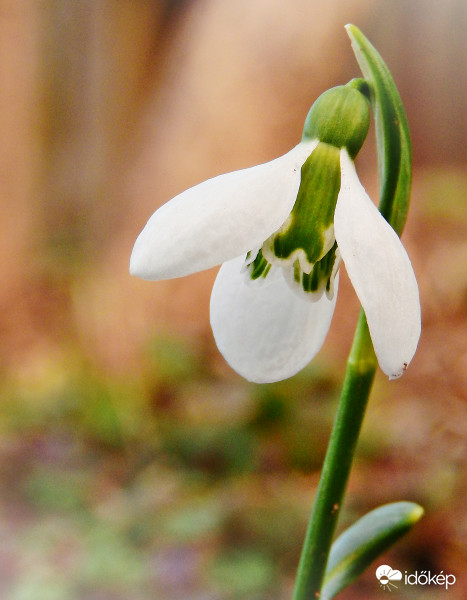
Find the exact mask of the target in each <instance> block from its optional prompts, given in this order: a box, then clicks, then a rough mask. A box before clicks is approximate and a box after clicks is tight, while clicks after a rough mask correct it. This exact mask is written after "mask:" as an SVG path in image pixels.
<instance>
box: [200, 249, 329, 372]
mask: <svg viewBox="0 0 467 600" xmlns="http://www.w3.org/2000/svg"><path fill="white" fill-rule="evenodd" d="M242 264H243V259H242V258H241V257H239V258H236V259H234V260H231V261H229V262H227V263H225V264H223V265H222V267H221V269H220V271H219V274H218V275H217V279H216V281H215V283H214V288H213V290H212V295H211V326H212V330H213V333H214V338H215V340H216V343H217V347H218V348H219V350H220V352H221V353H222V354H223V356H224V358H225V359H226V361H227V362H228V363H229V365H230V366H231V367H232V368H233V369H234V370H235V371H237V373H239V374H240V375H242V376H243V377H245V378H246V379H248V380H249V381H254V382H256V383H271V382H273V381H280V380H282V379H287V378H288V377H291V376H292V375H295V373H298V371H300V370H301V369H303V367H305V366H306V365H307V364H308V363H309V362H310V360H311V359H312V358H313V357H314V356H315V355H316V354H317V353H318V351H319V350H320V348H321V346H322V344H323V342H324V339H325V337H326V334H327V332H328V329H329V325H330V323H331V318H332V315H333V312H334V307H335V304H336V298H337V293H335V294H334V299H333V300H328V298H327V297H326V295H323V297H322V298H321V300H319V301H318V302H307V301H306V300H302V299H301V298H300V297H298V296H297V295H296V294H294V293H293V291H292V290H291V289H290V288H289V286H288V285H287V283H286V282H285V280H284V278H283V277H282V273H281V269H280V268H279V267H273V268H272V269H271V272H270V273H269V275H268V277H267V278H266V281H265V282H264V285H263V286H261V287H251V286H249V285H247V284H246V283H245V275H244V273H241V269H242ZM335 285H336V286H337V285H338V281H337V277H336V283H335ZM336 290H337V288H336Z"/></svg>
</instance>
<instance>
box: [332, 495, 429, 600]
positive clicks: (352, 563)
mask: <svg viewBox="0 0 467 600" xmlns="http://www.w3.org/2000/svg"><path fill="white" fill-rule="evenodd" d="M423 513H424V511H423V508H422V507H421V506H419V505H418V504H414V503H413V502H394V503H391V504H385V505H384V506H380V507H379V508H376V509H375V510H372V511H371V512H369V513H367V514H366V515H365V516H363V517H362V518H361V519H359V520H358V521H357V522H356V523H354V524H353V525H352V526H351V527H349V528H348V529H347V530H346V531H344V532H343V533H342V534H341V535H340V537H339V538H338V539H337V540H336V541H335V542H334V543H333V545H332V548H331V553H330V555H329V560H328V565H327V568H326V574H325V578H324V585H323V588H322V591H321V600H330V599H331V598H334V596H336V595H337V594H338V593H339V592H340V591H341V590H343V589H344V588H345V587H347V586H348V585H350V584H351V583H353V582H354V581H355V580H356V579H357V577H359V576H360V575H361V574H362V573H363V571H365V569H366V568H367V567H368V566H369V565H370V564H371V563H372V562H373V561H374V560H375V559H376V558H378V556H380V555H381V554H382V553H383V552H385V551H386V550H387V549H388V548H389V547H390V546H392V544H394V543H395V542H396V541H397V540H398V539H399V538H401V537H402V536H403V535H404V534H405V533H407V532H408V531H410V529H411V528H412V527H413V526H414V525H415V524H416V523H417V522H418V521H419V520H420V519H421V517H422V516H423Z"/></svg>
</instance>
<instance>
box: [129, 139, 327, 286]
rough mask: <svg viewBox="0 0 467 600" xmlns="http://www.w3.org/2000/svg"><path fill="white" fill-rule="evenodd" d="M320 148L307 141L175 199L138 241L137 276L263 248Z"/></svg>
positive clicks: (180, 270) (198, 266)
mask: <svg viewBox="0 0 467 600" xmlns="http://www.w3.org/2000/svg"><path fill="white" fill-rule="evenodd" d="M317 144H318V142H317V140H314V141H311V142H301V143H300V144H298V145H297V146H295V148H293V149H292V150H291V151H290V152H288V153H287V154H285V155H284V156H281V157H279V158H276V159H275V160H273V161H270V162H268V163H264V164H262V165H258V166H255V167H250V168H249V169H243V170H241V171H234V172H232V173H227V174H225V175H219V176H217V177H214V178H213V179H208V180H207V181H204V182H203V183H200V184H199V185H196V186H195V187H192V188H190V189H189V190H186V191H185V192H183V193H181V194H179V195H178V196H175V198H173V199H172V200H171V201H170V202H168V203H167V204H165V205H164V206H162V207H161V208H160V209H159V210H157V211H156V212H155V213H154V214H153V215H152V217H151V218H150V219H149V221H148V223H147V224H146V226H145V228H144V229H143V231H142V232H141V233H140V235H139V237H138V239H137V240H136V243H135V246H134V248H133V252H132V255H131V259H130V272H131V274H132V275H137V276H138V277H142V278H143V279H153V280H154V279H171V278H173V277H182V276H184V275H189V274H190V273H195V272H196V271H202V270H203V269H208V268H210V267H214V266H216V265H218V264H221V263H222V262H225V261H226V260H229V259H231V258H234V257H235V256H239V255H240V254H243V253H246V252H247V251H248V250H251V249H252V248H255V247H259V246H261V245H262V243H263V242H264V240H265V239H266V238H267V237H269V235H271V233H273V232H274V231H275V230H276V229H278V228H279V227H280V226H281V225H282V223H283V222H284V221H285V220H286V218H287V217H288V215H289V213H290V211H291V210H292V207H293V205H294V203H295V200H296V197H297V193H298V188H299V186H300V169H301V167H302V164H303V163H304V162H305V160H306V159H307V158H308V156H309V155H310V154H311V153H312V151H313V150H314V148H315V147H316V145H317Z"/></svg>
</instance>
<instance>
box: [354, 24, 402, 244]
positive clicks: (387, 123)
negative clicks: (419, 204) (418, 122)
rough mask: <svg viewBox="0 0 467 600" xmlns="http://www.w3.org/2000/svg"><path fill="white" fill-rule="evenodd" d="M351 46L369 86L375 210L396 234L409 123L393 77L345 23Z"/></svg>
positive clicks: (374, 50)
mask: <svg viewBox="0 0 467 600" xmlns="http://www.w3.org/2000/svg"><path fill="white" fill-rule="evenodd" d="M346 30H347V33H348V35H349V37H350V39H351V42H352V49H353V51H354V53H355V56H356V59H357V62H358V64H359V66H360V69H361V70H362V73H363V75H364V77H365V79H366V80H367V82H368V85H369V87H370V102H371V107H372V109H373V113H374V116H375V124H376V146H377V152H378V175H379V193H380V204H379V210H380V211H381V213H382V214H383V216H384V217H385V218H386V220H387V221H389V223H390V224H391V225H392V226H393V228H394V229H395V230H396V232H397V233H398V234H399V235H400V234H401V233H402V230H403V228H404V225H405V221H406V218H407V212H408V208H409V200H410V187H411V183H412V147H411V142H410V133H409V126H408V123H407V117H406V114H405V110H404V106H403V104H402V100H401V97H400V95H399V92H398V90H397V87H396V84H395V83H394V79H393V78H392V75H391V73H390V71H389V69H388V67H387V66H386V64H385V62H384V60H383V59H382V58H381V55H380V54H379V52H378V51H377V50H376V49H375V48H374V47H373V45H372V44H371V43H370V42H369V41H368V40H367V38H366V37H365V36H364V35H363V33H362V32H361V31H360V30H359V29H358V28H357V27H355V25H346Z"/></svg>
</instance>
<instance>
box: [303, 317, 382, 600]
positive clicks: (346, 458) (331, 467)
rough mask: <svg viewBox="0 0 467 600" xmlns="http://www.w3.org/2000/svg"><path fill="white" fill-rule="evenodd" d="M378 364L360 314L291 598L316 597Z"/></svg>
mask: <svg viewBox="0 0 467 600" xmlns="http://www.w3.org/2000/svg"><path fill="white" fill-rule="evenodd" d="M376 366H377V360H376V356H375V353H374V350H373V346H372V343H371V338H370V333H369V330H368V325H367V323H366V318H365V314H364V312H363V311H361V312H360V316H359V320H358V324H357V328H356V331H355V336H354V340H353V344H352V349H351V351H350V354H349V358H348V361H347V369H346V374H345V379H344V384H343V388H342V394H341V398H340V401H339V406H338V410H337V414H336V418H335V421H334V426H333V430H332V434H331V438H330V441H329V446H328V449H327V453H326V458H325V460H324V464H323V469H322V473H321V479H320V483H319V486H318V491H317V494H316V499H315V504H314V507H313V511H312V515H311V519H310V523H309V526H308V530H307V533H306V537H305V542H304V545H303V551H302V556H301V559H300V563H299V567H298V573H297V579H296V582H295V589H294V595H293V600H309V599H310V598H319V597H320V590H321V586H322V583H323V579H324V575H325V572H326V565H327V561H328V557H329V552H330V549H331V544H332V539H333V536H334V531H335V528H336V525H337V520H338V518H339V513H340V509H341V506H342V499H343V497H344V493H345V488H346V485H347V481H348V478H349V474H350V469H351V467H352V461H353V457H354V453H355V449H356V446H357V441H358V437H359V434H360V429H361V426H362V422H363V418H364V415H365V409H366V406H367V402H368V398H369V395H370V391H371V386H372V383H373V379H374V375H375V371H376Z"/></svg>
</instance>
